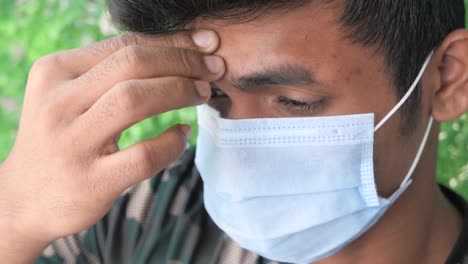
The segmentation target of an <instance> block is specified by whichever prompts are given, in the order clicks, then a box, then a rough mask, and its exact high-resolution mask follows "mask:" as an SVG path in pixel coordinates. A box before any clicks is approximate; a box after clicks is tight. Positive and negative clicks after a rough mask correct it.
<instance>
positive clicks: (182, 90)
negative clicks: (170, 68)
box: [171, 77, 193, 94]
mask: <svg viewBox="0 0 468 264" xmlns="http://www.w3.org/2000/svg"><path fill="white" fill-rule="evenodd" d="M171 82H172V84H171V90H172V92H173V93H177V94H186V91H187V88H188V87H191V86H193V81H190V80H188V79H186V78H182V77H174V79H173V80H172V81H171Z"/></svg>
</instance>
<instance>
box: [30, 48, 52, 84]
mask: <svg viewBox="0 0 468 264" xmlns="http://www.w3.org/2000/svg"><path fill="white" fill-rule="evenodd" d="M59 63H60V58H59V55H57V54H50V55H47V56H44V57H42V58H40V59H38V60H37V61H36V62H35V63H34V64H33V66H32V67H31V71H30V73H29V74H30V77H32V78H40V79H43V78H44V77H45V78H46V77H47V76H48V75H50V74H52V73H53V72H54V71H55V70H56V69H57V67H58V64H59Z"/></svg>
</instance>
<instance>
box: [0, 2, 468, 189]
mask: <svg viewBox="0 0 468 264" xmlns="http://www.w3.org/2000/svg"><path fill="white" fill-rule="evenodd" d="M465 3H467V4H468V0H465ZM114 34H116V31H115V30H114V29H113V28H112V27H111V26H110V24H109V22H108V18H107V16H106V13H105V6H104V3H103V1H96V0H73V1H71V0H34V1H33V0H16V1H13V0H0V39H1V41H0V146H1V148H0V161H2V160H4V159H5V158H6V157H7V155H8V153H9V151H10V150H11V148H12V146H13V143H14V138H15V134H16V131H17V126H18V123H19V117H20V111H21V104H22V100H23V95H24V87H25V85H26V81H27V75H28V71H29V68H30V67H31V65H32V63H33V62H34V61H35V60H37V59H38V58H40V57H41V56H43V55H45V54H48V53H52V52H55V51H57V50H63V49H70V48H75V47H80V46H83V45H86V44H89V43H92V42H95V41H98V40H102V39H104V38H106V37H109V36H111V35H114ZM175 123H189V124H192V125H194V124H195V123H196V115H195V112H194V109H193V108H192V109H185V110H180V111H174V112H170V113H167V114H164V115H162V116H159V117H155V118H150V119H148V120H145V121H143V122H141V123H139V124H137V125H135V126H133V127H132V128H131V129H129V130H127V131H126V132H125V133H124V134H123V135H122V138H121V140H120V146H121V147H122V148H126V147H128V146H130V145H132V144H134V143H136V142H139V141H141V140H144V139H148V138H151V137H153V136H155V135H157V134H159V133H160V132H161V131H163V130H165V129H166V128H168V127H169V126H170V125H172V124H175ZM193 127H194V128H196V126H193ZM195 134H196V131H195ZM439 137H440V150H439V159H438V170H437V174H438V179H439V181H440V182H442V183H444V184H446V185H448V186H450V187H452V188H454V189H456V190H457V191H458V192H459V193H462V194H463V195H464V196H465V197H467V198H468V117H467V115H466V114H465V116H463V117H462V118H460V119H459V120H456V121H454V122H451V123H446V124H443V126H442V129H441V133H440V136H439ZM194 139H195V136H194V137H192V142H191V143H192V144H193V143H194Z"/></svg>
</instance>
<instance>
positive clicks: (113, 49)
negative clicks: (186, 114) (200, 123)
mask: <svg viewBox="0 0 468 264" xmlns="http://www.w3.org/2000/svg"><path fill="white" fill-rule="evenodd" d="M339 14H340V6H339V5H337V4H330V5H327V6H320V7H319V6H308V7H304V8H301V9H298V10H295V11H292V12H290V13H288V14H283V15H280V14H273V15H272V17H274V19H271V18H272V17H264V18H263V19H259V20H255V21H251V22H249V23H243V24H233V23H230V24H226V23H222V22H219V21H212V20H204V19H198V20H196V21H195V22H194V23H192V24H190V25H189V26H188V29H189V30H188V31H184V32H181V33H177V34H174V35H171V36H165V37H160V38H143V37H138V36H135V35H132V34H127V35H124V36H119V37H116V38H114V39H110V40H106V41H104V42H101V43H98V44H94V45H92V46H89V47H85V48H82V49H77V50H72V51H65V52H60V53H57V54H53V55H49V56H47V57H45V58H43V59H41V60H39V61H38V63H36V64H35V66H34V67H33V69H32V70H31V75H30V77H29V81H28V86H27V90H26V96H25V104H24V109H23V113H22V119H21V124H20V129H19V133H18V137H17V140H16V144H15V146H14V149H13V151H12V153H11V154H10V156H9V157H8V159H7V160H6V161H5V163H3V164H2V165H1V166H0V188H1V189H2V192H0V233H2V240H0V255H1V256H2V258H3V259H4V260H5V262H7V263H30V262H32V261H33V260H34V259H35V258H37V256H39V254H40V252H41V251H42V250H43V249H44V248H45V247H46V246H47V245H48V244H49V243H50V242H51V241H53V240H55V239H57V238H59V237H62V236H65V235H69V234H73V233H77V232H79V231H82V230H85V229H87V228H89V227H90V226H92V225H93V224H94V223H96V222H97V221H99V219H100V218H101V217H102V216H103V215H104V214H105V213H106V212H107V211H108V210H109V208H110V206H111V204H112V201H113V200H114V199H115V198H116V197H117V196H118V195H119V194H120V193H121V192H122V191H123V190H125V189H126V188H128V187H129V186H131V185H132V184H134V183H137V182H139V181H141V180H144V179H146V178H148V177H151V176H152V175H154V174H155V173H156V172H158V171H160V170H162V169H163V168H164V167H165V166H167V165H168V164H169V163H170V162H172V161H173V160H175V159H176V158H177V157H178V156H179V155H180V153H181V152H182V151H183V149H184V146H185V143H186V141H187V136H188V134H187V133H189V131H188V129H187V127H186V126H176V127H174V128H171V129H169V130H168V131H167V132H165V133H163V134H162V135H160V136H158V137H156V138H154V139H151V140H149V141H145V142H142V143H139V144H137V145H135V146H134V147H132V148H130V149H127V150H124V151H119V150H118V148H117V144H116V138H118V136H119V134H120V133H121V132H122V131H123V130H124V129H125V128H127V127H129V126H131V125H132V124H134V123H136V122H138V121H140V120H143V119H145V118H146V117H149V116H153V115H157V114H160V113H162V112H165V111H168V110H170V109H178V108H182V107H185V106H190V105H197V104H201V103H204V102H207V101H208V99H209V98H208V97H209V95H206V92H207V91H208V92H209V89H207V88H209V87H208V86H207V83H206V82H212V84H213V85H215V86H217V87H218V88H219V89H220V90H222V91H223V92H224V93H225V94H226V95H227V96H225V97H223V98H221V97H217V98H211V99H210V101H209V102H210V104H211V105H213V106H214V107H217V108H218V109H220V110H221V111H222V112H223V114H224V115H225V117H227V118H232V119H239V118H253V117H289V116H332V115H344V114H357V113H375V114H376V120H377V121H378V120H381V119H382V118H383V117H384V116H385V114H386V113H387V112H388V111H390V109H392V108H393V106H394V105H395V104H396V103H397V101H398V99H397V98H396V96H395V94H394V87H393V86H392V82H391V81H390V79H389V76H388V74H387V70H386V68H385V67H384V66H383V65H384V63H383V55H382V54H378V53H375V52H374V51H373V50H372V49H369V48H363V47H361V46H359V45H357V44H352V43H349V42H348V41H346V40H344V38H343V35H342V32H341V31H340V29H339V27H338V26H337V25H336V24H335V23H334V22H333V21H334V19H336V17H338V15H339ZM202 28H210V29H213V30H215V31H216V32H217V34H218V35H219V37H218V36H217V35H216V34H215V33H214V32H212V33H209V32H208V31H202V32H203V34H202V35H203V39H204V40H207V39H208V37H209V36H211V39H212V42H211V43H210V44H208V46H207V47H205V48H199V47H196V46H195V44H194V41H193V40H192V39H191V38H190V36H191V35H192V33H193V32H192V31H191V30H195V29H202ZM317 36H319V37H317ZM168 47H170V48H168ZM181 48H186V49H190V50H193V51H192V52H191V53H190V52H188V51H187V50H186V49H181ZM213 52H214V53H215V54H216V55H217V56H219V57H218V58H221V57H222V58H223V59H224V63H223V62H220V61H218V63H217V64H218V66H219V69H218V70H217V71H216V73H209V72H208V69H207V67H206V66H205V64H204V63H203V62H204V61H203V59H202V58H203V56H204V54H212V53H213ZM467 55H468V32H467V31H464V30H459V31H456V32H453V33H452V34H450V35H449V36H448V37H447V38H446V40H445V41H444V42H443V43H442V44H441V45H440V47H438V48H437V50H436V52H435V55H434V56H433V58H432V60H431V62H430V64H429V67H428V69H427V71H426V73H425V74H424V77H423V80H422V84H423V90H424V91H423V98H422V106H421V111H420V115H419V117H418V118H417V119H415V120H416V122H417V124H415V126H414V127H415V129H414V130H413V131H411V133H409V134H405V135H402V134H401V133H400V132H401V127H400V120H401V116H400V113H397V114H396V115H395V116H394V117H392V119H390V120H389V122H388V123H387V124H386V125H385V126H384V127H382V129H381V130H379V131H378V132H377V133H376V142H375V149H374V152H375V154H374V158H375V175H376V184H377V187H378V190H379V194H380V195H381V196H383V197H388V196H389V195H390V194H392V193H393V192H394V191H395V190H396V189H397V188H398V186H399V185H400V183H401V181H402V180H403V177H404V176H405V174H406V172H407V170H408V168H409V167H410V165H411V162H412V161H413V159H414V156H415V153H416V151H417V148H418V146H419V144H420V142H421V139H422V137H423V134H424V131H425V129H426V126H427V122H428V119H429V116H430V115H432V116H433V117H434V118H435V119H436V121H449V120H453V119H456V118H457V117H459V116H461V115H462V114H463V113H464V112H466V111H467V110H468V68H467V65H468V56H467ZM77 58H79V59H77ZM284 61H287V62H289V63H294V64H300V65H302V66H303V67H305V68H307V69H310V70H312V69H313V70H314V72H315V74H314V77H315V79H316V80H317V81H318V84H314V85H265V86H263V87H256V88H252V87H251V88H252V89H248V90H240V89H238V88H237V87H236V86H235V85H234V84H235V83H236V82H233V80H236V79H238V78H239V76H242V75H246V74H251V73H253V72H256V71H261V70H262V69H264V68H265V67H266V66H269V67H270V68H274V66H275V65H279V64H280V62H284ZM168 76H175V77H171V78H167V77H168ZM179 76H180V77H179ZM187 78H190V79H187ZM135 79H137V80H140V81H134V80H135ZM131 80H133V81H131ZM193 80H203V81H204V82H198V84H199V86H200V87H201V89H199V90H197V88H196V86H195V84H194V81H193ZM96 83H99V86H96V85H95V84H96ZM174 87H177V88H174ZM200 91H201V92H202V94H203V96H200ZM280 96H284V97H288V98H293V99H295V100H299V101H317V100H321V99H325V102H326V103H325V104H324V105H323V107H319V108H317V109H315V110H313V111H298V110H294V109H292V108H291V107H290V106H289V107H287V106H285V105H282V104H279V103H278V102H277V99H278V97H280ZM130 110H131V111H130ZM438 129H439V124H438V122H437V124H435V125H434V126H433V127H432V131H431V135H430V139H429V142H428V145H427V147H426V148H425V151H424V154H423V156H422V158H421V161H420V163H419V166H418V168H417V170H416V172H415V173H414V175H413V180H414V181H413V184H412V185H411V187H410V188H409V189H408V190H407V191H406V192H405V193H404V194H403V195H402V196H401V197H400V198H399V199H398V200H397V202H396V203H395V204H394V205H393V206H392V207H391V208H390V209H389V211H388V212H387V213H386V214H385V215H384V217H383V218H382V219H381V220H380V221H379V222H378V223H377V224H376V225H375V226H374V227H373V228H372V229H371V230H369V231H368V232H367V233H365V234H364V235H363V236H362V237H360V238H359V239H357V240H356V241H354V242H353V243H351V244H350V245H349V246H347V247H346V248H345V249H343V250H342V251H340V252H338V253H337V254H336V255H334V256H332V257H330V258H328V259H324V260H323V261H321V262H320V263H335V264H336V263H339V264H344V263H373V264H374V263H382V264H383V263H443V262H444V260H445V259H446V258H447V256H448V254H449V253H450V251H451V249H452V247H453V245H454V243H455V241H456V239H457V236H458V235H459V233H460V230H461V226H462V223H461V216H460V215H459V213H458V212H457V211H456V210H455V208H453V206H452V205H451V204H450V203H449V202H448V201H447V200H446V198H445V197H444V196H443V195H442V194H441V193H440V191H439V189H438V187H437V184H436V182H435V164H436V150H437V132H438ZM160 153H164V155H159V154H160ZM31 172H34V173H31ZM24 182H28V186H26V187H25V186H24V184H22V183H24ZM38 194H40V195H38ZM96 201H98V202H96ZM26 248H27V249H28V250H25V249H26ZM20 249H21V252H23V253H22V254H17V253H16V252H18V251H19V250H20Z"/></svg>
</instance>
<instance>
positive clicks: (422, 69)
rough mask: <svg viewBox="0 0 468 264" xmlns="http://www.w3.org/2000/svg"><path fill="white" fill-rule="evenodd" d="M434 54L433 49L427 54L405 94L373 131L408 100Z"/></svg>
mask: <svg viewBox="0 0 468 264" xmlns="http://www.w3.org/2000/svg"><path fill="white" fill-rule="evenodd" d="M433 54H434V51H432V52H431V54H429V56H427V58H426V61H425V62H424V64H423V66H422V68H421V71H420V72H419V74H418V76H417V77H416V80H414V82H413V84H412V85H411V87H410V88H409V90H408V92H406V94H405V96H403V98H401V100H400V102H398V104H397V105H395V107H394V108H393V109H392V110H391V111H390V112H389V113H388V114H387V115H386V116H385V117H384V118H383V119H382V121H380V122H379V124H378V125H377V126H376V127H375V129H374V132H377V130H379V129H380V128H381V127H382V126H383V125H384V124H385V123H386V122H387V121H388V119H390V118H391V117H392V116H393V115H394V114H395V113H396V112H397V111H398V110H400V108H401V107H402V106H403V104H404V103H406V101H407V100H408V98H409V97H410V96H411V94H412V93H413V92H414V90H415V89H416V87H417V86H418V84H419V81H421V78H422V76H423V74H424V72H425V71H426V68H427V65H429V61H430V60H431V57H432V55H433Z"/></svg>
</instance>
